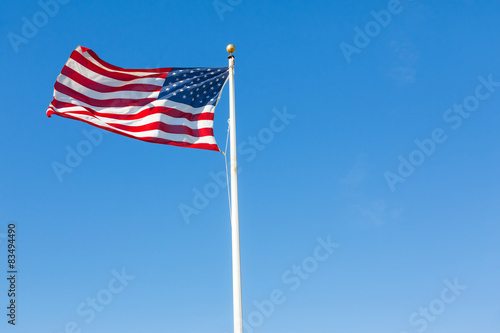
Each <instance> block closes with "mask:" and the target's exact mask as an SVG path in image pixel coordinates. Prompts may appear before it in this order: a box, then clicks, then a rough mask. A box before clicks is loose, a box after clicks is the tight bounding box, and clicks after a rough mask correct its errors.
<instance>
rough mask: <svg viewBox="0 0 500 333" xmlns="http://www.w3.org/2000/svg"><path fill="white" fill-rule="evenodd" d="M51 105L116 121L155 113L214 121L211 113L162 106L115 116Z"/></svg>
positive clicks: (73, 105) (69, 104)
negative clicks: (187, 111) (190, 111)
mask: <svg viewBox="0 0 500 333" xmlns="http://www.w3.org/2000/svg"><path fill="white" fill-rule="evenodd" d="M52 105H53V106H54V107H56V108H57V109H62V108H67V107H75V106H78V107H80V108H84V109H85V110H87V111H88V112H89V113H91V114H92V115H95V116H98V117H106V118H113V119H117V120H135V119H141V118H144V117H145V116H147V115H150V114H155V113H161V114H164V115H166V116H169V117H172V118H184V119H187V120H189V121H199V120H214V114H213V113H211V112H204V113H199V114H192V113H186V112H182V111H179V110H177V109H173V108H167V107H164V106H154V107H150V108H146V109H144V110H142V111H140V112H138V113H134V114H116V113H106V112H98V111H95V110H93V109H91V108H88V107H85V106H83V105H77V104H71V103H64V102H60V101H58V100H55V99H54V100H53V101H52Z"/></svg>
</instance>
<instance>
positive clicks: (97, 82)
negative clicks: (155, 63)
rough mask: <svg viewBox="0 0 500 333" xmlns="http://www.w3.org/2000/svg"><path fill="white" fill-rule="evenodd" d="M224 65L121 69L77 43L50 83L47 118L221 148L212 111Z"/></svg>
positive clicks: (169, 141)
mask: <svg viewBox="0 0 500 333" xmlns="http://www.w3.org/2000/svg"><path fill="white" fill-rule="evenodd" d="M228 71H229V70H228V67H217V68H175V67H172V68H156V69H124V68H120V67H116V66H113V65H111V64H108V63H107V62H105V61H103V60H101V59H100V58H99V57H98V56H97V55H96V54H95V53H94V52H93V51H92V50H90V49H88V48H85V47H81V46H78V47H77V48H76V49H75V50H74V51H73V53H72V54H71V56H70V58H69V59H68V61H67V62H66V64H65V66H64V68H63V69H62V71H61V74H59V76H58V77H57V80H56V83H55V85H54V97H53V100H52V102H51V103H50V105H49V107H48V109H47V116H49V117H50V116H51V115H52V114H56V115H59V116H62V117H66V118H71V119H76V120H80V121H84V122H86V123H89V124H91V125H94V126H97V127H100V128H102V129H105V130H108V131H111V132H114V133H118V134H121V135H125V136H128V137H132V138H135V139H139V140H143V141H147V142H154V143H161V144H168V145H174V146H181V147H191V148H200V149H208V150H215V151H219V148H218V146H217V143H216V141H215V137H214V134H213V120H214V109H215V106H216V105H217V103H218V101H219V99H220V93H221V91H222V89H223V87H224V85H225V83H226V81H227V79H228V77H229V75H228Z"/></svg>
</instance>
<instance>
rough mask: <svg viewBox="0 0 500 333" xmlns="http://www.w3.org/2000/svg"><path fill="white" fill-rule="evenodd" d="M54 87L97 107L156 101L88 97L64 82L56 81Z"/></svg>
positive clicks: (135, 104) (124, 105) (137, 104)
mask: <svg viewBox="0 0 500 333" xmlns="http://www.w3.org/2000/svg"><path fill="white" fill-rule="evenodd" d="M54 89H55V90H57V91H58V92H60V93H63V94H65V95H68V96H71V97H72V98H75V99H77V100H78V101H80V102H83V103H85V104H89V105H92V106H97V107H103V108H104V107H115V108H120V107H127V106H142V105H147V104H149V103H151V102H153V101H156V100H157V98H142V99H127V98H112V99H95V98H91V97H88V96H86V95H84V94H82V93H80V92H78V91H76V90H73V89H71V88H69V87H67V86H65V85H64V84H61V83H59V82H56V84H55V85H54Z"/></svg>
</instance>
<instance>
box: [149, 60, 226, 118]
mask: <svg viewBox="0 0 500 333" xmlns="http://www.w3.org/2000/svg"><path fill="white" fill-rule="evenodd" d="M227 76H228V67H219V68H217V67H216V68H172V71H171V72H170V73H168V76H167V78H166V79H165V82H164V83H163V87H162V88H161V90H160V94H159V95H158V99H168V100H171V101H174V102H178V103H182V104H187V105H189V106H191V107H193V108H198V107H202V106H205V105H216V104H217V102H218V100H219V97H220V96H219V95H220V93H221V91H222V87H223V85H224V83H225V82H226V78H227Z"/></svg>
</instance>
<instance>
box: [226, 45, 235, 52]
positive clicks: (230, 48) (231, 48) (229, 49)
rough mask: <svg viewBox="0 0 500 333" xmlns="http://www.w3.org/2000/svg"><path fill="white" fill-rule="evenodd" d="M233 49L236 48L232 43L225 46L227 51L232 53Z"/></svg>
mask: <svg viewBox="0 0 500 333" xmlns="http://www.w3.org/2000/svg"><path fill="white" fill-rule="evenodd" d="M234 50H236V48H235V47H234V45H233V44H229V45H228V46H227V47H226V51H227V52H228V53H234Z"/></svg>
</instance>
